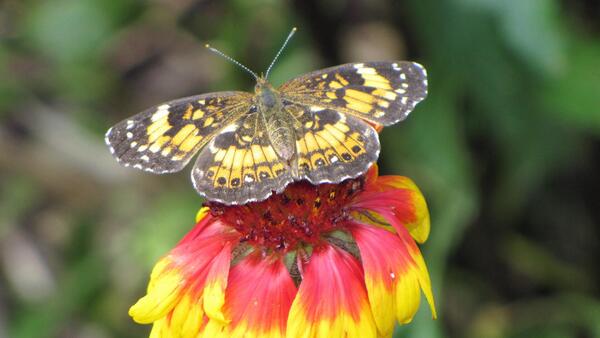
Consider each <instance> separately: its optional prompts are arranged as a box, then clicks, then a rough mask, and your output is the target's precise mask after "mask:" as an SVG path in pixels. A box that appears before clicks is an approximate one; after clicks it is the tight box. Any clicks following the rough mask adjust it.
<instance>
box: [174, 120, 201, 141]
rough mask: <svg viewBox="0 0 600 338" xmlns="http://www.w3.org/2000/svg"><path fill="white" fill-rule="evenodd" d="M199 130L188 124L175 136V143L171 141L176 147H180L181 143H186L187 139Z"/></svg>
mask: <svg viewBox="0 0 600 338" xmlns="http://www.w3.org/2000/svg"><path fill="white" fill-rule="evenodd" d="M197 130H198V129H197V128H196V126H195V125H193V124H186V125H185V126H183V128H181V129H180V130H179V131H178V132H177V134H175V136H173V141H171V142H172V143H173V144H174V145H176V146H178V145H180V144H181V142H183V141H185V139H186V138H187V137H188V136H189V135H190V134H191V133H193V132H196V131H197Z"/></svg>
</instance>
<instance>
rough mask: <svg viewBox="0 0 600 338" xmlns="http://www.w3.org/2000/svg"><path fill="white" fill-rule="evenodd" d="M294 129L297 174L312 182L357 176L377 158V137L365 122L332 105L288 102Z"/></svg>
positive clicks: (334, 180) (337, 180)
mask: <svg viewBox="0 0 600 338" xmlns="http://www.w3.org/2000/svg"><path fill="white" fill-rule="evenodd" d="M286 109H287V110H288V111H289V112H290V113H291V114H292V115H293V116H295V118H296V119H297V120H298V122H299V123H300V125H301V127H300V128H297V129H296V140H297V141H296V147H297V156H298V176H299V177H300V178H306V179H308V180H309V181H310V182H312V183H314V184H318V183H326V182H333V183H337V182H341V181H342V180H344V179H347V178H350V177H356V176H358V175H360V174H362V173H364V172H366V171H367V169H368V168H369V167H370V166H371V164H373V163H374V162H375V161H376V160H377V156H378V155H379V138H378V137H377V132H376V131H375V130H374V129H373V127H371V126H370V125H369V124H368V123H366V122H364V121H362V120H361V119H359V118H357V117H354V116H352V115H346V114H343V113H340V112H338V111H335V110H333V109H326V108H325V109H324V108H320V107H311V106H303V105H290V106H288V107H286Z"/></svg>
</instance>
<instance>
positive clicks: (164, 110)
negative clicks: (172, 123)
mask: <svg viewBox="0 0 600 338" xmlns="http://www.w3.org/2000/svg"><path fill="white" fill-rule="evenodd" d="M169 108H170V106H169V105H168V104H163V105H162V106H158V110H157V111H156V113H154V114H153V115H152V122H156V121H158V120H160V119H162V118H163V117H165V116H167V115H169Z"/></svg>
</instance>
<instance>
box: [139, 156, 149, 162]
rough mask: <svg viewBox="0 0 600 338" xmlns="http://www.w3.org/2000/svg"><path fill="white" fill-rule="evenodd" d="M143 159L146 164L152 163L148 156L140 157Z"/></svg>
mask: <svg viewBox="0 0 600 338" xmlns="http://www.w3.org/2000/svg"><path fill="white" fill-rule="evenodd" d="M140 158H141V159H142V161H144V162H149V161H150V157H148V155H144V156H142V157H140Z"/></svg>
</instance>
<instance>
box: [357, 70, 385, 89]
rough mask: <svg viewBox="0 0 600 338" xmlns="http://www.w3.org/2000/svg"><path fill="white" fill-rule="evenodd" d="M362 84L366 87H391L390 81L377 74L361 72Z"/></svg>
mask: <svg viewBox="0 0 600 338" xmlns="http://www.w3.org/2000/svg"><path fill="white" fill-rule="evenodd" d="M361 76H362V78H363V80H365V83H364V85H365V86H367V87H373V88H380V89H392V86H390V81H388V80H387V79H386V78H385V77H383V76H381V75H379V74H361Z"/></svg>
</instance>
